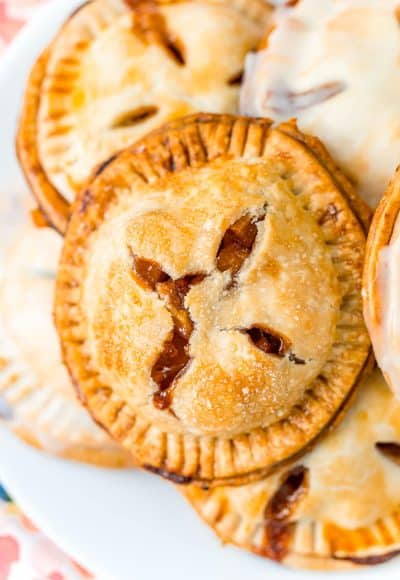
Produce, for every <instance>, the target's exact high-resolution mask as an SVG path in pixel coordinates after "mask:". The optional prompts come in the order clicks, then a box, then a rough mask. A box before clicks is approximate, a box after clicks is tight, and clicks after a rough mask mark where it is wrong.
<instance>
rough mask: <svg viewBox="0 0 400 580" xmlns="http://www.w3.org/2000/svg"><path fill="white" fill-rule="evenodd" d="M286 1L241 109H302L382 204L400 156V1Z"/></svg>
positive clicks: (249, 69)
mask: <svg viewBox="0 0 400 580" xmlns="http://www.w3.org/2000/svg"><path fill="white" fill-rule="evenodd" d="M286 6H287V7H286V8H285V9H283V10H279V11H278V12H277V16H276V18H275V21H274V22H273V23H272V25H271V26H270V27H269V30H268V32H267V35H266V37H265V39H264V40H263V41H262V45H261V47H260V51H259V52H258V53H257V54H256V55H251V56H249V57H248V61H247V66H246V74H245V80H244V85H243V89H242V93H241V112H242V113H243V114H248V115H255V116H266V117H270V118H272V119H275V120H276V121H283V120H285V119H290V118H293V117H296V118H297V120H298V125H299V127H300V129H301V130H302V131H305V132H307V133H311V134H313V135H316V136H317V137H319V138H320V139H322V141H323V142H324V143H325V145H326V146H327V147H328V149H329V151H330V152H331V154H332V155H333V156H334V158H335V159H336V161H337V162H338V163H339V164H340V166H341V167H343V168H344V169H345V170H346V172H347V173H348V174H349V175H350V176H351V178H352V180H353V181H354V182H355V183H356V185H357V189H358V191H359V193H360V195H361V196H362V197H363V198H364V199H365V200H366V201H367V202H368V203H369V204H370V205H371V206H372V207H375V206H376V205H377V203H378V201H379V199H380V198H381V197H382V195H383V193H384V191H385V189H386V187H387V184H388V183H389V180H390V178H391V177H392V175H393V173H394V170H395V168H396V166H397V164H398V163H399V159H400V138H399V136H400V105H399V103H400V68H399V66H398V62H399V54H400V35H399V22H400V12H399V2H398V0H367V1H366V2H355V1H354V0H341V1H340V2H337V1H335V0H324V1H323V2H318V3H317V4H316V2H315V1H314V0H301V1H299V2H286Z"/></svg>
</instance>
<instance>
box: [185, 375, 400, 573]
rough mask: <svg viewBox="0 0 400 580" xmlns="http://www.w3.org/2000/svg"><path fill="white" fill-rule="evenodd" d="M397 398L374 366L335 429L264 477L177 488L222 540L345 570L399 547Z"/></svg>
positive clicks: (291, 561)
mask: <svg viewBox="0 0 400 580" xmlns="http://www.w3.org/2000/svg"><path fill="white" fill-rule="evenodd" d="M399 416H400V403H399V402H398V401H396V400H395V399H394V397H393V395H392V394H391V392H390V389H389V388H388V387H387V385H386V384H385V382H384V380H383V378H382V375H381V374H380V373H379V371H375V373H374V374H373V375H371V377H370V378H369V379H367V381H366V383H365V384H363V385H362V386H361V387H360V389H359V390H358V394H357V397H356V400H355V402H354V404H353V406H352V407H351V409H350V410H349V412H348V414H347V416H346V417H345V419H344V420H343V422H342V423H341V424H340V425H339V427H338V428H337V429H335V430H333V431H332V432H330V433H329V434H327V435H326V436H325V437H324V438H323V440H322V441H320V442H319V443H318V445H317V446H316V447H315V448H314V449H313V450H312V451H311V452H310V453H308V454H306V455H304V456H303V457H302V458H300V459H299V460H298V461H296V462H295V463H292V464H289V465H286V466H285V467H284V468H283V469H281V470H280V471H279V472H277V473H275V474H273V475H271V476H270V477H267V478H265V479H264V480H261V481H258V482H255V483H250V484H248V485H243V486H239V487H228V486H223V487H219V488H215V489H212V490H209V491H207V490H202V489H200V488H199V487H197V486H194V485H190V486H186V487H182V488H181V490H182V492H183V493H184V495H185V496H186V497H187V499H189V501H190V502H191V504H192V505H193V506H194V507H195V509H196V510H197V511H198V513H199V515H200V516H201V517H202V518H203V520H204V521H205V522H206V523H208V524H209V525H210V526H211V527H212V528H213V529H214V530H215V532H216V533H217V534H218V536H219V537H220V538H221V539H222V541H223V542H226V543H233V544H236V545H237V546H239V547H241V548H246V549H247V550H250V551H253V552H255V553H257V554H259V555H261V556H265V557H267V558H270V559H273V560H276V561H278V562H281V563H283V564H287V565H289V566H294V567H302V568H314V569H323V570H329V569H337V568H339V569H340V568H348V567H354V566H356V565H359V566H360V565H372V564H379V563H381V562H385V561H387V560H389V559H391V558H392V557H394V556H395V555H397V554H398V553H400V423H399Z"/></svg>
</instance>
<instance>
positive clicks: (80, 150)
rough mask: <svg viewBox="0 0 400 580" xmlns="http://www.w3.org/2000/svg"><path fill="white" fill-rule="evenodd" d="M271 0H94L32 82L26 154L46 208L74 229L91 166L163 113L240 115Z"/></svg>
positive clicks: (21, 146)
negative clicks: (247, 64)
mask: <svg viewBox="0 0 400 580" xmlns="http://www.w3.org/2000/svg"><path fill="white" fill-rule="evenodd" d="M270 13H271V8H270V7H269V6H268V4H267V3H266V2H265V0H217V1H216V0H183V1H182V0H180V1H178V0H93V1H92V2H87V3H86V4H84V5H83V6H82V8H81V9H80V10H78V11H77V12H75V13H74V14H73V15H72V16H71V18H70V19H69V21H68V22H67V23H66V24H65V25H64V27H63V28H62V29H61V31H60V32H59V34H58V36H57V37H56V39H55V40H54V41H53V43H52V44H51V45H50V47H49V48H48V49H47V50H46V51H45V52H44V54H43V55H42V56H41V57H40V58H39V60H38V61H37V63H36V65H35V67H34V68H33V71H32V73H31V76H30V78H29V81H28V85H27V89H26V94H25V102H24V105H23V109H22V114H21V119H20V126H19V131H18V138H17V150H18V156H19V159H20V162H21V165H22V168H23V170H24V173H25V175H26V177H27V180H28V182H29V184H30V186H31V188H32V191H33V192H34V194H35V196H36V197H37V200H38V202H39V205H40V207H41V209H42V211H43V212H44V213H45V215H46V216H47V219H48V220H49V222H50V223H51V224H52V225H54V226H55V227H56V228H57V229H58V230H59V231H60V232H64V231H65V227H66V223H67V220H68V215H69V207H70V206H69V204H70V202H71V201H72V200H73V199H74V197H75V195H76V193H77V191H78V190H79V189H80V188H81V187H82V186H83V184H84V183H85V181H86V180H87V178H88V177H89V175H90V173H91V172H92V170H93V169H94V167H95V166H97V165H98V164H99V163H102V162H103V161H105V160H106V159H108V158H109V157H110V156H111V155H113V154H114V153H115V152H116V151H118V150H120V149H122V148H123V147H126V146H127V145H130V144H132V143H134V142H135V141H136V140H137V139H138V138H139V137H141V136H143V135H144V134H146V133H147V132H148V131H150V130H152V129H154V128H155V127H157V126H159V125H161V123H163V122H164V121H167V120H169V119H173V118H176V117H180V116H182V115H185V114H188V113H191V112H195V111H198V110H201V111H210V112H217V113H218V112H221V113H225V112H226V113H236V112H237V107H238V103H237V101H238V89H239V85H240V80H241V74H242V70H243V66H244V58H245V55H246V53H247V52H248V51H249V50H254V49H255V48H256V46H257V44H258V42H259V40H260V38H261V36H262V34H263V33H264V30H265V27H266V25H267V22H268V21H269V16H270Z"/></svg>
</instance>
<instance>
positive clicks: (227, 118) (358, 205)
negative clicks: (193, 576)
mask: <svg viewBox="0 0 400 580" xmlns="http://www.w3.org/2000/svg"><path fill="white" fill-rule="evenodd" d="M194 120H195V121H196V125H197V126H199V127H200V126H201V125H202V124H207V123H211V124H212V123H215V121H216V120H217V121H218V124H223V123H226V124H229V123H232V122H236V123H239V124H240V123H243V125H246V126H247V124H248V123H249V122H250V119H249V118H246V117H235V116H231V115H213V114H195V115H190V116H188V117H185V118H182V119H178V120H176V121H173V122H171V123H168V124H166V125H164V126H163V127H161V128H159V129H156V130H155V131H153V132H152V133H151V137H152V138H153V139H154V140H155V141H156V140H157V139H158V138H159V136H160V135H161V136H163V135H164V134H165V131H166V129H168V130H169V131H171V132H173V131H176V130H177V129H184V128H185V127H188V126H190V125H193V124H194V123H193V121H194ZM251 121H252V122H253V124H254V125H257V126H261V127H264V130H266V131H267V130H268V129H269V128H270V127H271V125H272V123H271V121H269V120H267V119H251ZM279 129H281V127H279ZM285 131H286V134H287V135H289V136H292V138H295V139H296V140H297V141H298V142H300V144H302V145H303V146H304V148H305V149H307V150H309V152H310V153H311V154H312V155H313V156H314V157H316V158H317V160H319V161H320V162H321V161H323V163H322V167H323V168H324V169H325V170H326V171H327V173H328V175H329V176H331V177H333V176H332V175H331V172H332V171H335V172H336V171H337V169H336V166H335V164H334V163H333V162H332V161H330V158H329V156H328V154H327V153H326V150H325V148H324V147H323V146H322V145H320V143H319V141H318V139H316V138H309V139H308V138H306V137H305V136H303V135H302V133H300V131H298V129H297V127H296V124H295V123H294V122H293V121H292V122H290V123H287V124H283V125H282V132H283V133H285ZM294 136H295V137H294ZM221 137H222V136H221ZM144 139H145V140H146V141H147V142H148V141H149V136H146V137H145V138H144ZM143 141H144V140H143V139H142V140H140V141H139V142H138V143H136V144H135V145H134V146H132V147H131V148H129V152H130V153H135V152H137V153H139V154H143V153H144V147H143ZM124 154H125V152H121V153H119V154H117V155H116V156H115V158H114V159H118V158H119V156H120V155H124ZM114 159H113V160H112V161H111V162H110V163H109V164H108V163H106V164H105V166H104V167H101V168H100V170H98V171H97V178H101V176H102V173H103V171H105V170H106V169H108V167H111V168H112V165H113V161H114ZM195 161H196V163H197V164H198V163H199V161H197V160H195ZM200 164H201V162H200ZM336 183H340V184H341V187H340V188H339V190H340V191H341V192H342V195H343V197H344V199H345V200H346V201H347V202H348V203H349V205H350V208H352V209H353V213H354V212H356V213H357V216H358V219H359V221H360V224H362V225H363V228H362V229H364V230H365V229H366V228H367V225H368V221H369V210H368V208H367V206H366V205H365V204H364V203H363V202H361V201H360V200H359V199H358V198H357V195H356V194H355V193H353V188H352V186H351V183H350V182H349V181H347V180H346V179H345V178H339V181H338V180H337V178H336V179H335V184H336ZM89 193H90V192H89ZM84 194H85V192H82V193H81V194H80V195H79V196H78V197H77V199H76V201H75V204H74V211H73V213H74V214H82V212H83V213H85V212H87V211H89V212H90V211H91V210H92V208H91V200H90V199H85V195H84ZM102 211H104V208H103V210H102ZM358 212H360V213H358ZM75 221H76V220H72V222H70V226H72V227H75V226H76V224H75ZM74 224H75V225H74ZM61 318H62V317H61V313H58V309H57V306H56V320H57V319H58V320H59V322H60V320H61ZM60 323H61V322H60ZM63 356H64V359H65V358H66V350H65V345H63ZM372 368H373V357H372V351H371V349H370V350H369V355H368V356H367V358H366V360H365V362H364V365H363V368H362V369H360V373H359V376H358V378H357V380H356V381H355V382H354V384H353V387H352V389H351V390H350V392H349V393H348V395H347V397H346V400H345V401H343V404H342V405H341V407H340V408H339V409H338V410H337V412H336V413H335V415H334V416H333V417H332V418H331V420H330V421H329V424H325V425H324V427H323V429H322V430H321V431H320V432H319V433H317V435H316V437H314V438H313V440H312V441H311V442H309V443H308V444H307V445H306V446H305V447H303V448H302V449H301V450H300V451H299V452H296V454H295V455H292V456H290V457H288V458H285V460H284V461H279V462H278V463H277V464H273V465H272V466H271V465H270V466H268V468H266V469H261V470H252V471H251V473H241V474H239V475H235V476H233V477H229V476H227V477H219V478H215V477H214V478H213V479H212V480H207V479H206V478H203V477H201V478H200V477H196V478H186V479H185V481H184V483H190V482H194V483H196V484H197V485H200V486H204V487H208V486H212V487H214V486H217V485H241V484H244V483H248V482H250V481H254V480H257V479H260V478H261V477H263V476H265V475H268V474H269V473H271V471H272V470H274V469H276V468H278V467H280V466H282V465H285V464H286V463H288V462H291V461H293V460H294V459H295V458H297V457H298V456H300V455H302V454H303V453H304V452H305V451H307V450H308V449H309V448H310V446H312V445H313V444H315V442H316V441H317V440H318V439H319V437H320V436H321V435H322V434H323V433H324V432H325V430H326V428H328V427H331V428H332V427H333V425H335V424H336V423H337V422H339V420H340V419H341V417H342V416H343V414H344V412H345V410H346V409H347V407H348V405H349V404H350V402H351V399H352V397H353V396H354V393H355V391H356V388H357V386H358V385H359V384H360V383H361V382H362V380H363V379H364V378H365V376H367V374H369V372H370V371H371V370H372ZM71 376H72V380H73V382H74V384H75V386H76V388H77V390H78V392H79V386H78V384H77V381H76V377H74V376H73V374H72V373H71ZM114 436H115V434H114ZM122 439H123V437H121V438H120V440H121V441H122ZM153 467H154V466H153ZM159 473H160V475H163V476H164V477H166V478H169V479H172V480H173V479H174V478H176V477H177V476H179V475H180V474H179V473H172V472H169V471H167V470H165V469H164V468H162V469H160V470H159Z"/></svg>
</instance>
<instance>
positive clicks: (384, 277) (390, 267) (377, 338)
mask: <svg viewBox="0 0 400 580" xmlns="http://www.w3.org/2000/svg"><path fill="white" fill-rule="evenodd" d="M399 211H400V169H398V170H397V172H396V174H395V175H394V177H393V180H392V181H391V183H390V186H389V188H388V190H387V192H386V194H385V195H384V197H383V198H382V200H381V202H380V204H379V205H378V208H377V210H376V212H375V215H374V219H373V222H372V225H371V229H370V232H369V235H368V245H367V253H366V258H365V268H364V287H363V290H364V315H365V320H366V323H367V325H368V328H369V332H370V335H371V339H372V343H373V346H374V350H375V355H376V359H377V362H378V364H379V366H380V368H381V369H382V371H383V373H384V375H385V378H386V380H387V382H388V383H389V385H390V386H391V388H392V390H393V392H394V393H395V395H396V396H397V397H398V398H399V396H400V367H399V354H400V322H399V320H400V319H399V306H400V304H399V302H400V301H399V296H398V291H399V290H398V289H399V263H400V260H399V251H400V239H399V234H400V220H399Z"/></svg>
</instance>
